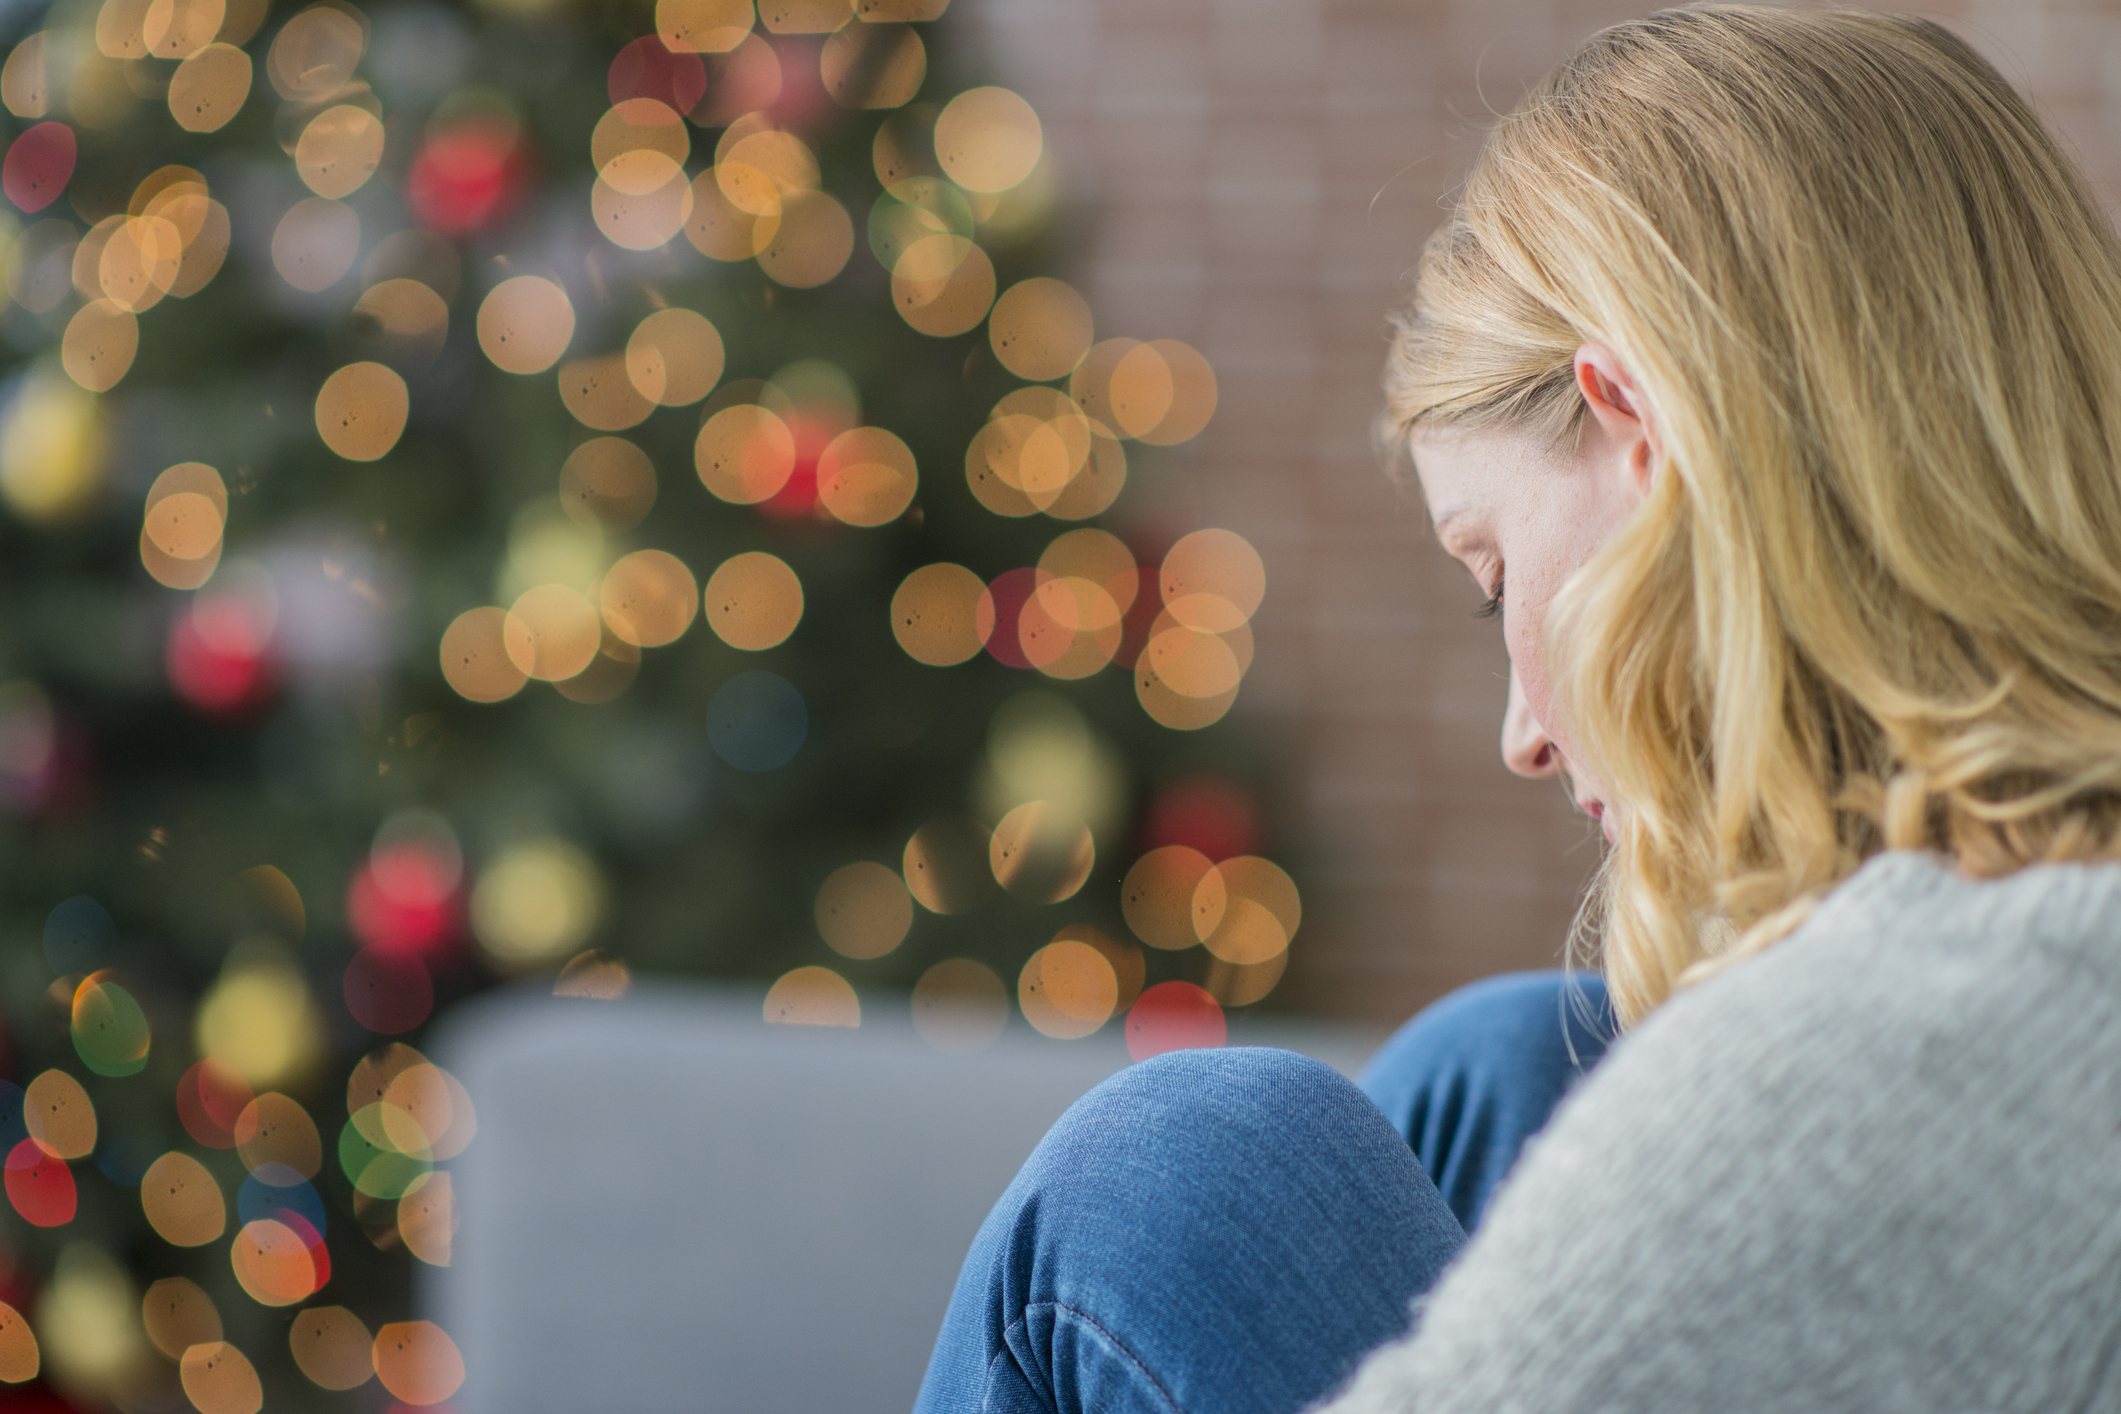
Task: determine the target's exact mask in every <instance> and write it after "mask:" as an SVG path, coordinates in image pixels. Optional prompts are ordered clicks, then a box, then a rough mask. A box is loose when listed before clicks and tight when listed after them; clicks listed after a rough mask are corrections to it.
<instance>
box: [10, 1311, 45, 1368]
mask: <svg viewBox="0 0 2121 1414" xmlns="http://www.w3.org/2000/svg"><path fill="white" fill-rule="evenodd" d="M43 1363H44V1357H43V1353H42V1352H41V1351H40V1350H39V1349H38V1348H37V1333H36V1331H35V1330H33V1329H31V1327H30V1323H29V1322H28V1321H26V1320H24V1319H23V1318H22V1313H21V1312H20V1311H17V1310H16V1309H15V1308H14V1307H12V1306H10V1305H8V1304H7V1303H6V1302H4V1301H0V1383H5V1384H11V1385H18V1384H21V1383H22V1382H23V1381H25V1380H33V1379H35V1378H37V1373H38V1371H39V1370H40V1369H42V1368H43Z"/></svg>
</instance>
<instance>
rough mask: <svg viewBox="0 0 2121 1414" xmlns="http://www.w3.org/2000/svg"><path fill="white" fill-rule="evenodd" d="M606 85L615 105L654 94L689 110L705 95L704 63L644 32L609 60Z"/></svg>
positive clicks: (698, 58)
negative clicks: (666, 46)
mask: <svg viewBox="0 0 2121 1414" xmlns="http://www.w3.org/2000/svg"><path fill="white" fill-rule="evenodd" d="M812 67H813V68H815V67H816V66H815V65H814V64H813V65H812ZM606 87H607V89H608V90H609V92H610V94H611V101H612V103H613V105H614V106H615V105H617V104H620V103H624V102H625V101H626V100H627V99H629V98H653V99H654V100H655V101H656V102H658V103H662V104H666V105H668V106H669V107H671V108H674V109H676V110H677V111H678V112H680V113H690V112H691V111H692V110H693V109H694V108H697V107H698V106H699V103H700V100H701V99H702V98H705V97H706V96H707V66H706V65H705V64H704V63H702V62H701V61H700V56H699V55H697V54H673V53H671V52H670V51H669V50H668V49H665V48H664V47H663V41H662V40H661V39H660V38H658V37H657V36H655V35H652V34H650V35H643V36H642V37H641V38H639V39H636V40H635V41H633V43H631V44H629V45H627V46H626V47H625V48H624V49H621V50H620V51H619V52H618V57H616V58H615V59H613V60H612V61H611V72H610V74H609V75H608V76H607V79H606Z"/></svg>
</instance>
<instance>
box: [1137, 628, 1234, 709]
mask: <svg viewBox="0 0 2121 1414" xmlns="http://www.w3.org/2000/svg"><path fill="white" fill-rule="evenodd" d="M1142 659H1143V661H1144V662H1145V663H1146V664H1147V665H1148V667H1149V668H1150V669H1152V670H1153V671H1154V672H1155V674H1156V676H1157V677H1158V678H1160V679H1161V680H1162V681H1163V682H1164V684H1165V685H1166V686H1167V687H1169V688H1170V689H1171V690H1172V691H1173V692H1176V693H1178V694H1179V695H1180V696H1181V697H1219V696H1221V695H1222V694H1224V693H1226V692H1234V691H1236V690H1237V684H1238V680H1239V679H1240V678H1241V677H1242V676H1243V674H1242V673H1241V672H1240V671H1239V669H1238V665H1237V655H1236V654H1235V653H1233V652H1231V651H1230V645H1229V644H1227V643H1225V642H1223V640H1222V639H1221V638H1220V637H1218V636H1217V635H1215V634H1212V633H1209V632H1207V631H1206V630H1205V629H1197V628H1187V627H1186V626H1184V625H1183V624H1176V625H1173V626H1172V627H1170V628H1167V629H1165V630H1163V631H1162V632H1160V633H1157V634H1155V635H1154V636H1153V637H1151V638H1150V639H1149V643H1148V646H1147V647H1146V648H1144V649H1143V650H1142Z"/></svg>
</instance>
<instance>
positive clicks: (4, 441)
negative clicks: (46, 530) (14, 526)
mask: <svg viewBox="0 0 2121 1414" xmlns="http://www.w3.org/2000/svg"><path fill="white" fill-rule="evenodd" d="M108 441H109V438H108V433H107V431H106V429H105V426H104V420H103V416H102V410H101V407H100V405H99V404H98V402H97V400H96V398H94V397H93V396H91V395H90V394H89V393H87V392H85V391H84V390H83V389H82V388H80V387H79V386H78V385H77V384H76V383H72V382H69V381H67V380H66V379H63V378H56V377H53V376H52V375H51V374H49V373H44V372H32V373H30V374H29V376H28V377H27V378H25V379H24V380H23V382H22V386H21V388H20V390H19V391H18V392H17V393H16V394H15V397H14V399H13V401H12V402H11V403H10V404H9V405H8V407H7V409H6V412H5V420H4V421H0V496H4V497H5V498H6V500H7V503H8V507H9V509H11V510H13V511H14V512H15V514H16V515H18V516H20V517H22V518H23V519H24V520H26V521H28V522H30V523H31V524H32V525H42V526H56V525H64V524H66V523H68V522H70V521H72V520H74V519H76V518H77V517H79V516H80V515H81V514H83V513H84V512H86V511H87V510H88V509H89V508H90V507H92V506H93V505H94V504H95V502H96V498H97V496H98V494H99V493H100V492H101V491H102V489H103V477H104V469H105V459H106V455H107V450H108Z"/></svg>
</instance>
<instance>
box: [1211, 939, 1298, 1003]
mask: <svg viewBox="0 0 2121 1414" xmlns="http://www.w3.org/2000/svg"><path fill="white" fill-rule="evenodd" d="M1288 968H1289V950H1288V949H1287V948H1283V949H1282V950H1281V951H1280V952H1278V953H1276V954H1274V956H1272V957H1270V958H1268V959H1267V960H1266V961H1265V962H1253V963H1233V962H1224V961H1223V960H1222V959H1221V958H1217V959H1216V960H1215V961H1214V962H1213V963H1211V964H1210V965H1209V967H1208V973H1207V975H1206V976H1205V977H1203V978H1202V979H1201V983H1200V985H1201V989H1202V990H1203V991H1205V992H1207V994H1208V995H1209V996H1211V997H1213V998H1215V1000H1216V1001H1218V1002H1220V1003H1221V1004H1222V1005H1224V1006H1226V1007H1232V1006H1250V1005H1252V1004H1253V1003H1254V1002H1257V1001H1261V1000H1264V999H1265V998H1266V996H1267V994H1268V993H1270V992H1272V991H1273V990H1274V988H1275V986H1276V985H1277V984H1279V983H1280V981H1281V979H1282V974H1283V973H1284V972H1286V971H1288Z"/></svg>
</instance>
